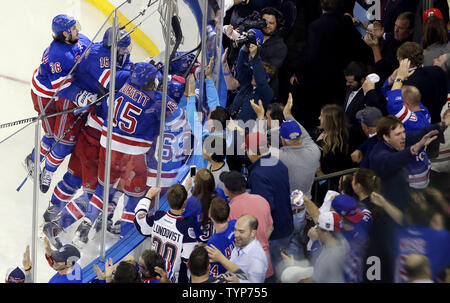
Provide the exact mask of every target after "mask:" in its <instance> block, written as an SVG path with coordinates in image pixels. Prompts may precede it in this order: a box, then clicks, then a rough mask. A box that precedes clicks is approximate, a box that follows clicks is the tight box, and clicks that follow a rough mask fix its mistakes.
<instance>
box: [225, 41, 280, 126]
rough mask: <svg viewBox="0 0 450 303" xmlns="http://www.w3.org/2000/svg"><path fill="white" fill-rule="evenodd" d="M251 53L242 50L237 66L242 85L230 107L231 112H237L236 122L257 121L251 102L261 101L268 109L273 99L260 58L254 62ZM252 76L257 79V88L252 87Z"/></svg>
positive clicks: (237, 73)
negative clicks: (250, 60)
mask: <svg viewBox="0 0 450 303" xmlns="http://www.w3.org/2000/svg"><path fill="white" fill-rule="evenodd" d="M248 55H249V52H246V51H244V50H242V49H241V50H240V52H239V57H238V63H237V66H236V78H237V80H238V81H239V83H240V88H239V91H238V93H237V95H236V96H235V97H234V100H233V103H232V104H231V106H230V112H237V116H236V117H235V118H236V120H243V121H244V122H246V121H248V120H256V113H255V111H254V110H253V108H252V106H251V104H250V100H251V99H254V100H255V103H258V100H260V99H261V101H262V104H263V106H264V109H267V106H268V105H269V103H270V101H271V100H272V98H273V91H272V89H271V88H270V86H269V84H268V83H267V80H266V73H265V71H264V67H263V66H262V61H261V57H260V56H256V57H255V58H254V59H253V60H252V61H253V62H249V59H248ZM252 75H253V76H254V77H255V82H256V88H254V87H253V85H252V83H251V82H252Z"/></svg>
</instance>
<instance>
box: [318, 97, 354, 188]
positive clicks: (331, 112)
mask: <svg viewBox="0 0 450 303" xmlns="http://www.w3.org/2000/svg"><path fill="white" fill-rule="evenodd" d="M319 120H320V126H319V129H321V130H322V133H321V134H320V135H319V137H318V138H317V140H316V141H317V142H316V143H317V144H318V145H319V147H320V148H321V150H322V155H321V157H320V167H319V170H318V172H317V175H318V176H322V175H324V174H330V173H334V172H337V171H341V170H345V169H349V168H352V167H354V163H353V162H352V160H351V158H350V154H349V146H348V139H349V132H348V127H347V120H346V118H345V114H344V110H343V109H342V107H341V106H339V105H336V104H327V105H325V106H324V107H323V108H322V110H321V111H320V116H319ZM328 182H330V184H329V189H332V190H338V183H339V177H334V178H330V179H329V180H328Z"/></svg>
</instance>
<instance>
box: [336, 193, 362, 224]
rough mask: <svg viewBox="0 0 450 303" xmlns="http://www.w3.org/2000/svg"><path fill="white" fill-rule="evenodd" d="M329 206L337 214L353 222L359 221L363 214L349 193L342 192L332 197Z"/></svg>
mask: <svg viewBox="0 0 450 303" xmlns="http://www.w3.org/2000/svg"><path fill="white" fill-rule="evenodd" d="M331 207H333V209H334V211H335V212H337V213H338V214H339V215H341V216H342V217H344V218H345V219H347V220H349V221H350V222H353V223H359V222H361V220H362V219H363V217H364V215H363V213H362V212H361V210H360V209H359V208H358V203H357V202H356V200H355V199H353V198H352V197H350V196H349V195H346V194H342V195H338V196H336V197H334V199H333V201H332V202H331Z"/></svg>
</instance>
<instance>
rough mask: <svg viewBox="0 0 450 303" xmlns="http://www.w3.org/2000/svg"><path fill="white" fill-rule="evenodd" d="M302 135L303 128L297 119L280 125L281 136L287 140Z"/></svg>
mask: <svg viewBox="0 0 450 303" xmlns="http://www.w3.org/2000/svg"><path fill="white" fill-rule="evenodd" d="M301 135H302V129H301V128H300V125H299V124H298V123H297V121H294V120H287V121H284V122H283V123H282V124H281V126H280V136H281V137H282V138H284V139H287V140H294V139H297V138H299V137H300V136H301Z"/></svg>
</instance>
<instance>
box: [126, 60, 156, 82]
mask: <svg viewBox="0 0 450 303" xmlns="http://www.w3.org/2000/svg"><path fill="white" fill-rule="evenodd" d="M156 77H157V72H156V67H154V66H153V65H151V64H149V63H145V62H139V63H136V64H135V65H134V66H133V69H132V70H131V75H130V83H131V84H134V85H136V86H147V85H148V84H149V83H150V82H156V81H155V78H156ZM155 85H156V86H157V84H156V83H155Z"/></svg>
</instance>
